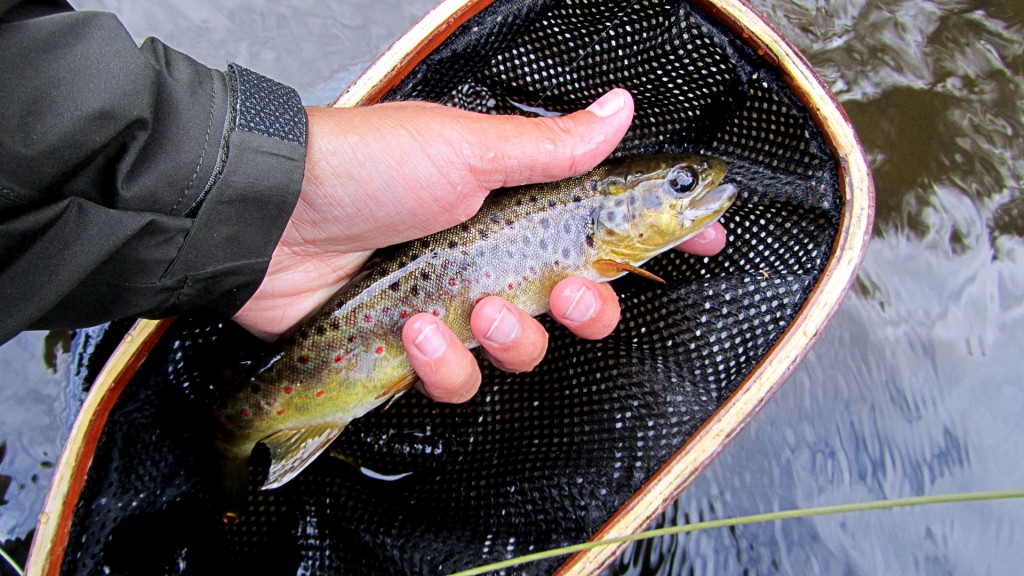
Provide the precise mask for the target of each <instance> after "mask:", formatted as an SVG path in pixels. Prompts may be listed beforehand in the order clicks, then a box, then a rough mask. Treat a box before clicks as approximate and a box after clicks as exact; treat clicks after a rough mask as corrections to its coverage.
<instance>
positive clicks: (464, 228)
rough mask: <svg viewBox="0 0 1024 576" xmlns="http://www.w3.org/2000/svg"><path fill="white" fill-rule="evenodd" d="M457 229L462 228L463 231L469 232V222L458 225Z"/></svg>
mask: <svg viewBox="0 0 1024 576" xmlns="http://www.w3.org/2000/svg"><path fill="white" fill-rule="evenodd" d="M459 230H462V231H463V232H469V224H465V223H463V224H462V225H461V226H459Z"/></svg>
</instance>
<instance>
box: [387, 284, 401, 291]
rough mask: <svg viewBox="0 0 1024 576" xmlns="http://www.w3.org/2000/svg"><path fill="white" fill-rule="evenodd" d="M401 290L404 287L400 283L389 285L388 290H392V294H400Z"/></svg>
mask: <svg viewBox="0 0 1024 576" xmlns="http://www.w3.org/2000/svg"><path fill="white" fill-rule="evenodd" d="M401 288H402V286H401V285H400V284H399V283H398V282H392V283H391V284H389V285H388V290H391V291H392V292H398V291H399V290H400V289H401Z"/></svg>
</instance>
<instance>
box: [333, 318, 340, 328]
mask: <svg viewBox="0 0 1024 576" xmlns="http://www.w3.org/2000/svg"><path fill="white" fill-rule="evenodd" d="M331 330H341V318H331Z"/></svg>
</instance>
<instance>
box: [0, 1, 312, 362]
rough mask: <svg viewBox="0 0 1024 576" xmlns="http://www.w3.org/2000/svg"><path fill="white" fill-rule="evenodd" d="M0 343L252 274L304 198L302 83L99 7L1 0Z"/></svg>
mask: <svg viewBox="0 0 1024 576" xmlns="http://www.w3.org/2000/svg"><path fill="white" fill-rule="evenodd" d="M0 106H2V110H3V113H2V114H0V311H2V313H0V343H2V342H4V341H6V340H8V339H10V338H11V337H13V336H14V335H15V334H17V333H18V332H19V331H21V330H24V329H30V328H31V329H40V328H58V327H61V328H67V327H79V326H87V325H93V324H98V323H102V322H105V321H108V320H112V319H115V318H122V317H133V316H142V317H160V316H167V315H173V314H177V313H180V312H182V311H184V310H190V309H200V308H202V309H209V310H212V311H214V312H216V313H219V314H222V315H225V316H229V315H231V314H233V313H234V312H235V311H237V310H238V308H240V307H241V305H242V304H244V303H245V301H246V300H248V298H249V297H250V296H251V295H252V294H253V292H255V290H256V288H258V287H259V284H260V282H261V281H262V279H263V276H264V274H265V273H266V269H267V265H268V264H269V261H270V255H271V253H272V252H273V249H274V246H275V245H276V244H277V241H278V239H279V238H280V235H281V233H282V231H283V230H284V226H285V224H286V223H287V220H288V218H289V216H290V215H291V212H292V210H293V209H294V207H295V203H296V201H297V199H298V194H299V188H300V184H301V181H302V172H303V162H304V160H305V144H306V116H305V111H304V109H303V108H302V105H301V102H300V100H299V97H298V94H297V93H296V92H295V91H294V90H292V89H291V88H289V87H286V86H283V85H281V84H278V83H276V82H274V81H272V80H270V79H268V78H265V77H263V76H260V75H259V74H256V73H254V72H252V71H249V70H246V69H245V68H242V67H240V66H236V65H231V66H229V67H228V69H227V71H226V72H221V71H216V70H211V69H209V68H207V67H205V66H202V65H201V64H199V63H198V62H196V61H194V60H192V59H191V58H189V57H187V56H185V55H183V54H181V53H179V52H176V51H174V50H172V49H171V48H169V47H167V46H165V45H164V44H162V43H161V42H159V41H157V40H153V39H150V40H147V41H146V42H145V43H144V44H143V45H142V46H141V48H140V47H139V46H137V45H136V44H135V43H134V41H133V40H132V38H131V37H130V36H129V35H128V33H127V31H125V29H124V28H123V27H122V25H121V24H120V23H119V22H118V20H117V19H116V18H115V17H114V16H112V15H110V14H106V13H99V12H74V11H72V10H71V9H70V7H68V6H67V5H66V4H63V3H60V2H51V3H45V2H38V1H37V2H24V3H20V2H12V1H10V0H0Z"/></svg>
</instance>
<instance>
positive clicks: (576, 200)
mask: <svg viewBox="0 0 1024 576" xmlns="http://www.w3.org/2000/svg"><path fill="white" fill-rule="evenodd" d="M572 201H573V202H575V203H577V204H579V203H580V202H583V197H582V196H580V195H579V194H577V195H575V196H573V197H572Z"/></svg>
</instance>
